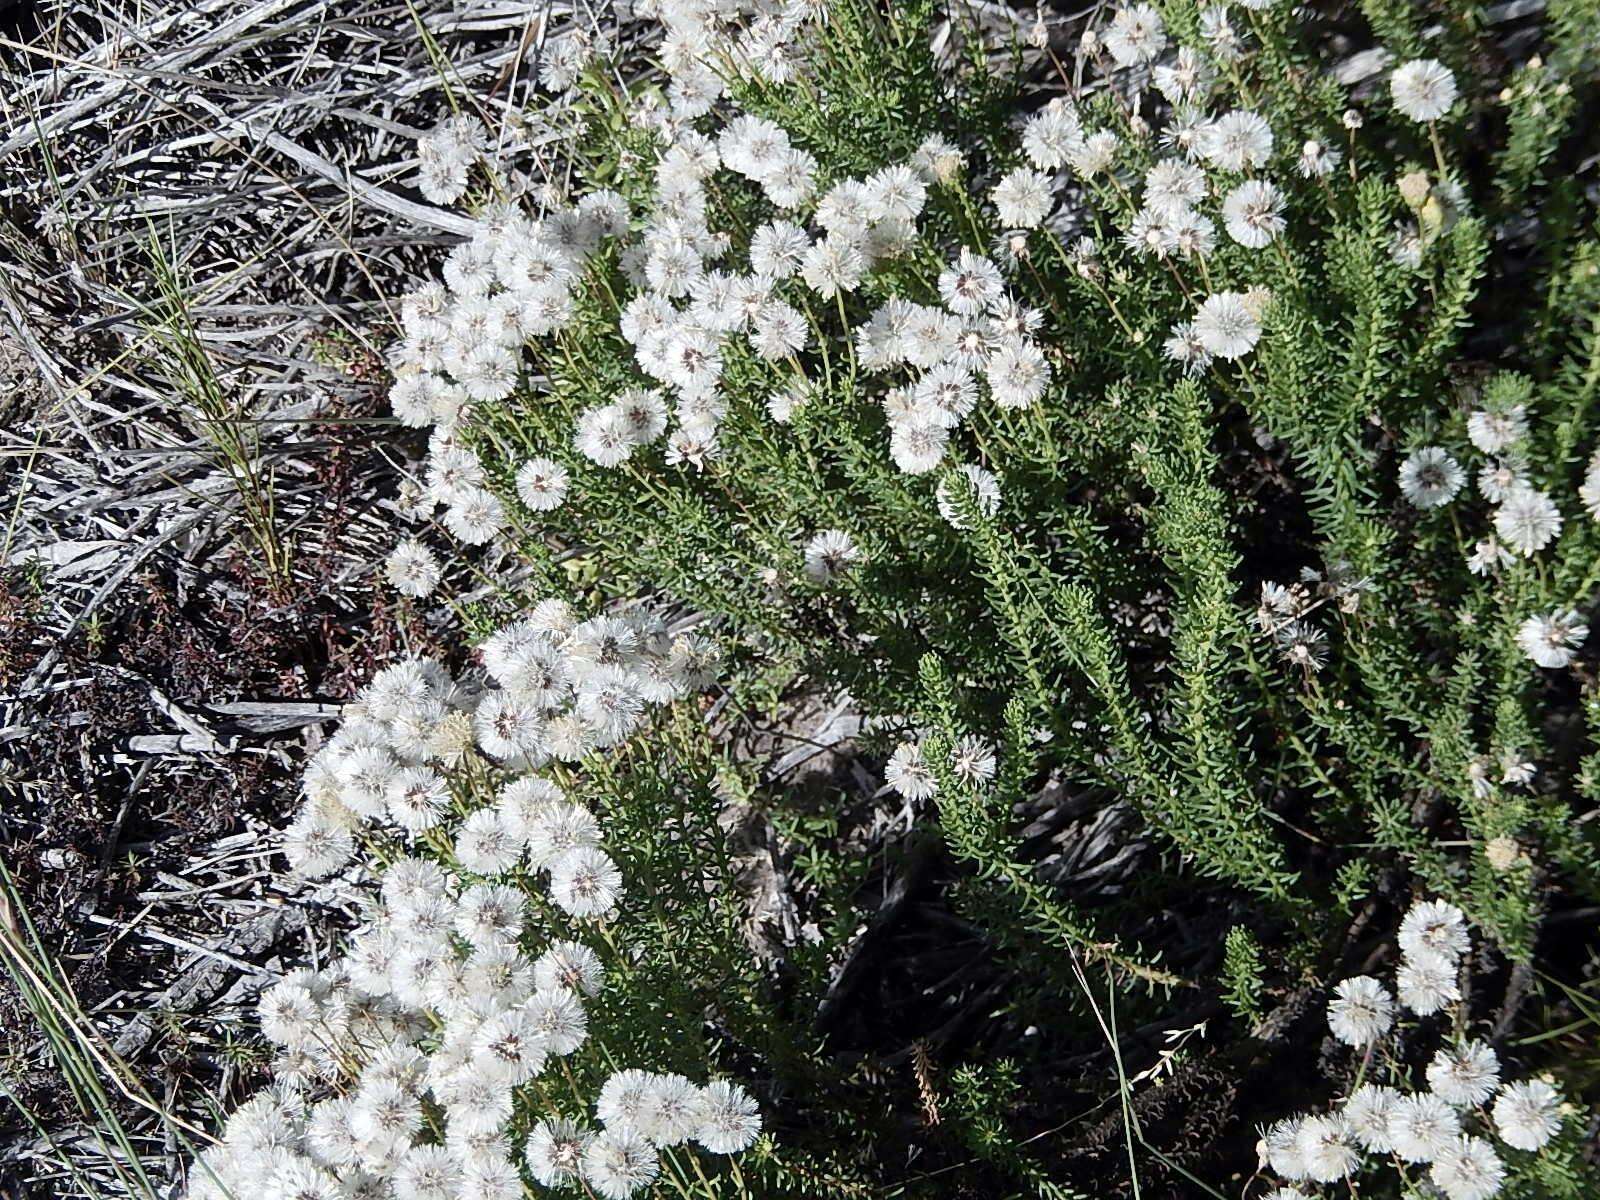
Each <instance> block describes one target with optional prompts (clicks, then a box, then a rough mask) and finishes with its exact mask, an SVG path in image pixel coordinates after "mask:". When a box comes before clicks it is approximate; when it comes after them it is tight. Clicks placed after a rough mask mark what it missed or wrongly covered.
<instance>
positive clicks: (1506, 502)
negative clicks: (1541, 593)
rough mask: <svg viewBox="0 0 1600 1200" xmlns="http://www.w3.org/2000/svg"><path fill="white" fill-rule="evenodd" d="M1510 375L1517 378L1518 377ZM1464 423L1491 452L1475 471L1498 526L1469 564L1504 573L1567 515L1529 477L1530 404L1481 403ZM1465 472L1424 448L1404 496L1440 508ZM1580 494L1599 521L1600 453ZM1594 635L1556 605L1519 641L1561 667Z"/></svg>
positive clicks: (1448, 457)
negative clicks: (1482, 404)
mask: <svg viewBox="0 0 1600 1200" xmlns="http://www.w3.org/2000/svg"><path fill="white" fill-rule="evenodd" d="M1507 378H1508V379H1509V380H1510V381H1511V382H1512V383H1513V384H1514V383H1515V382H1516V377H1515V376H1508V377H1507ZM1466 428H1467V439H1468V441H1469V442H1470V443H1471V445H1472V448H1473V450H1475V451H1478V452H1480V453H1481V454H1483V455H1484V456H1485V459H1484V461H1483V462H1482V464H1481V465H1480V466H1479V467H1478V470H1477V476H1476V483H1477V490H1478V492H1479V494H1480V495H1481V496H1482V497H1483V499H1484V500H1486V501H1488V502H1489V503H1490V504H1491V505H1493V506H1494V509H1493V514H1492V516H1491V525H1492V529H1491V530H1490V531H1489V532H1488V533H1487V536H1485V537H1482V538H1479V539H1478V540H1477V541H1475V542H1474V543H1473V549H1472V551H1471V553H1469V554H1468V555H1467V558H1466V564H1467V569H1468V570H1469V571H1470V572H1471V573H1472V574H1474V575H1498V574H1499V573H1500V572H1502V571H1504V570H1505V569H1506V568H1507V567H1509V566H1511V565H1512V564H1513V563H1515V562H1517V561H1518V559H1527V558H1532V557H1534V556H1535V555H1537V554H1539V553H1540V552H1541V551H1544V550H1546V549H1548V548H1549V547H1550V546H1551V545H1552V543H1554V542H1555V541H1556V539H1557V538H1558V537H1559V536H1560V534H1561V530H1562V528H1563V526H1564V525H1565V518H1564V517H1563V516H1562V512H1561V508H1560V506H1559V505H1558V504H1557V503H1556V501H1555V499H1554V498H1553V497H1551V496H1550V494H1549V493H1547V492H1545V491H1543V490H1541V489H1540V488H1538V487H1536V486H1534V484H1533V483H1532V482H1530V480H1529V476H1528V462H1529V456H1528V449H1527V442H1528V436H1529V419H1528V410H1527V406H1526V405H1525V404H1523V403H1520V402H1503V403H1491V404H1489V405H1486V406H1484V407H1475V408H1473V410H1472V411H1471V412H1470V413H1469V414H1468V416H1467V422H1466ZM1467 477H1468V476H1467V469H1466V468H1465V467H1464V466H1463V465H1462V464H1461V462H1460V461H1458V460H1457V458H1456V457H1455V456H1454V455H1453V454H1451V453H1450V451H1449V450H1447V449H1445V448H1444V447H1443V446H1423V447H1420V448H1418V449H1416V450H1414V451H1412V452H1411V453H1410V454H1408V455H1407V456H1406V457H1405V458H1404V459H1403V460H1402V461H1401V463H1400V469H1399V485H1400V493H1401V495H1402V496H1403V497H1404V498H1405V499H1406V500H1407V501H1408V502H1409V503H1410V504H1411V505H1412V506H1413V507H1415V508H1417V509H1420V510H1422V511H1423V512H1429V511H1432V510H1437V509H1442V508H1444V507H1446V506H1447V505H1450V504H1451V503H1453V502H1454V501H1455V500H1456V499H1457V497H1458V496H1460V495H1462V493H1463V491H1464V490H1465V488H1466V483H1467ZM1578 493H1579V499H1580V500H1581V501H1582V502H1583V506H1584V509H1585V511H1587V512H1588V513H1589V515H1590V516H1591V517H1595V518H1596V519H1600V453H1597V454H1596V455H1595V456H1594V457H1593V458H1591V460H1590V462H1589V465H1588V468H1587V470H1586V473H1585V477H1584V482H1583V484H1582V485H1581V486H1580V488H1579V489H1578ZM1588 633H1589V627H1588V624H1587V623H1586V622H1585V621H1584V620H1583V618H1582V617H1581V616H1580V615H1579V614H1578V613H1577V612H1576V611H1575V610H1574V609H1572V608H1558V609H1555V610H1554V611H1551V612H1545V613H1534V614H1531V615H1529V616H1528V617H1526V618H1524V619H1523V621H1522V622H1521V624H1520V625H1519V626H1518V628H1517V632H1516V642H1517V646H1518V648H1519V649H1520V650H1521V651H1522V652H1523V654H1524V655H1526V656H1527V658H1528V659H1529V660H1531V661H1532V662H1534V663H1536V664H1537V665H1538V666H1541V667H1544V668H1546V669H1548V670H1559V669H1561V668H1563V667H1567V666H1569V665H1571V663H1572V661H1573V659H1574V658H1575V657H1576V656H1577V653H1578V651H1579V650H1580V649H1581V648H1582V646H1583V643H1584V639H1585V638H1587V636H1588Z"/></svg>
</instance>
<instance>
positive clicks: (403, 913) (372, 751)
mask: <svg viewBox="0 0 1600 1200" xmlns="http://www.w3.org/2000/svg"><path fill="white" fill-rule="evenodd" d="M481 656H482V659H483V663H484V668H485V671H486V674H487V680H478V679H455V678H452V677H451V676H450V675H449V674H448V673H447V672H446V671H445V670H444V669H443V668H442V667H441V666H439V665H438V664H437V663H435V662H432V661H430V660H426V659H410V660H406V661H403V662H400V663H397V664H396V665H394V666H391V667H388V668H385V669H384V670H382V671H380V672H379V673H378V674H377V675H376V676H375V677H374V678H373V680H372V681H371V683H369V684H368V685H367V687H366V688H364V689H363V690H362V692H361V693H360V695H359V696H358V697H357V699H356V700H355V701H354V702H353V703H352V704H350V705H349V706H348V707H347V708H346V711H345V720H344V722H343V724H342V725H341V727H340V729H339V730H338V731H337V732H336V733H335V734H334V735H333V737H332V738H330V739H329V741H328V743H327V744H326V745H325V746H324V747H323V749H322V750H321V751H319V752H318V754H317V755H316V756H315V757H314V758H313V759H312V761H311V763H310V764H309V765H308V767H307V770H306V775H305V791H306V801H305V804H304V807H303V809H302V811H301V814H300V816H299V817H298V818H297V819H296V821H295V823H294V825H293V826H292V827H291V829H290V831H289V835H288V838H287V844H286V850H287V853H288V855H289V858H290V860H291V864H292V866H293V868H294V870H295V871H296V872H297V873H299V874H300V875H302V876H311V877H315V876H323V875H327V874H329V873H330V872H333V871H335V870H337V869H339V868H340V867H342V866H344V865H345V864H346V863H347V862H348V860H349V859H350V858H351V857H352V856H353V855H354V854H355V852H356V847H357V839H358V838H366V837H369V836H372V834H373V833H376V832H380V831H383V830H387V831H388V833H389V836H390V838H391V839H392V842H391V844H403V843H409V844H410V845H411V846H412V847H413V851H412V852H411V853H401V854H399V856H398V857H395V858H393V860H392V861H389V862H388V863H387V865H386V866H384V867H383V868H382V870H381V889H380V892H379V895H378V897H377V898H376V899H375V901H374V902H373V903H372V904H371V906H370V908H369V911H368V913H367V917H366V920H365V921H364V923H363V924H362V925H361V927H360V928H359V929H357V930H356V931H355V932H354V934H353V935H352V936H351V938H350V940H349V944H348V947H347V949H346V951H345V953H344V954H343V956H342V957H340V958H338V959H337V960H335V961H334V962H332V963H331V964H329V965H328V966H326V967H323V968H321V969H319V970H314V971H313V970H299V971H294V972H291V973H290V974H289V975H287V976H285V977H284V978H283V979H282V980H280V981H279V982H278V983H277V984H275V985H274V986H272V987H271V988H269V989H267V990H266V991H265V992H264V993H263V995H262V997H261V1000H260V1006H259V1015H260V1021H261V1029H262V1032H263V1034H264V1035H265V1036H266V1038H267V1039H268V1040H269V1041H270V1042H272V1043H273V1044H274V1045H275V1047H276V1048H277V1052H278V1054H277V1058H276V1060H275V1061H274V1064H273V1073H274V1077H275V1083H274V1085H273V1087H272V1088H271V1089H270V1090H269V1091H267V1092H264V1093H262V1094H261V1095H259V1096H258V1097H256V1098H255V1099H253V1100H251V1101H250V1102H249V1103H247V1104H245V1105H244V1106H242V1107H241V1108H240V1109H239V1110H238V1111H237V1112H236V1113H235V1114H234V1115H233V1116H232V1117H231V1118H230V1120H229V1122H228V1125H227V1128H226V1131H225V1133H224V1136H223V1139H222V1142H221V1144H220V1145H219V1146H218V1147H217V1148H215V1149H213V1150H210V1151H207V1152H206V1153H205V1154H204V1155H202V1158H201V1161H200V1162H198V1163H196V1164H195V1166H194V1169H193V1170H192V1172H191V1176H190V1188H189V1195H190V1196H192V1197H197V1198H198V1197H213V1196H216V1197H221V1196H225V1195H228V1194H233V1195H243V1194H254V1193H255V1192H257V1191H260V1190H262V1189H265V1194H267V1195H273V1196H286V1197H287V1196H292V1197H295V1198H296V1200H321V1198H323V1197H326V1198H327V1200H334V1198H336V1197H341V1198H342V1197H349V1196H361V1197H372V1198H375V1200H376V1198H379V1197H391V1196H392V1197H395V1198H396V1200H422V1198H431V1197H439V1198H441V1200H443V1198H454V1197H470V1198H472V1200H502V1198H503V1200H515V1198H517V1197H521V1196H522V1195H523V1185H522V1178H521V1169H520V1168H521V1167H522V1166H525V1167H526V1169H527V1170H528V1172H529V1173H530V1174H531V1175H532V1176H533V1177H534V1178H535V1179H537V1180H539V1181H540V1182H541V1183H544V1184H546V1185H549V1186H557V1185H560V1184H563V1183H567V1184H581V1186H583V1187H585V1188H587V1189H588V1190H589V1191H590V1192H591V1193H592V1194H595V1195H598V1196H602V1197H605V1198H606V1200H623V1198H624V1197H628V1196H632V1195H634V1194H636V1193H637V1192H639V1191H641V1190H642V1189H643V1188H645V1187H646V1186H647V1185H648V1184H649V1183H650V1182H651V1181H652V1180H653V1179H654V1178H655V1176H656V1174H657V1172H658V1170H659V1163H658V1156H659V1152H660V1150H661V1149H663V1148H665V1147H670V1146H676V1145H678V1144H680V1143H683V1142H686V1141H690V1140H693V1141H694V1142H696V1143H698V1144H699V1145H700V1146H701V1147H702V1148H704V1149H706V1150H708V1151H711V1152H713V1153H718V1154H732V1153H737V1152H739V1151H741V1150H744V1149H747V1148H748V1147H749V1146H750V1145H751V1144H752V1143H753V1142H754V1141H755V1139H756V1137H757V1135H758V1134H759V1132H760V1128H761V1120H760V1115H759V1112H758V1111H757V1108H756V1105H755V1102H754V1101H753V1099H752V1098H751V1097H750V1096H749V1094H748V1093H746V1092H745V1091H744V1089H743V1088H741V1087H739V1086H738V1085H737V1084H733V1083H731V1082H726V1081H720V1080H719V1081H713V1082H711V1083H709V1084H707V1085H705V1086H700V1085H697V1084H695V1083H693V1082H691V1081H690V1080H688V1079H686V1078H684V1077H683V1076H681V1075H671V1074H666V1075H663V1074H656V1073H651V1072H646V1071H639V1070H631V1069H629V1070H620V1071H615V1072H614V1073H613V1074H612V1076H611V1078H610V1080H609V1082H607V1083H606V1084H605V1085H604V1086H603V1087H602V1088H601V1090H600V1093H599V1096H598V1097H597V1098H596V1101H595V1112H596V1116H597V1118H598V1125H589V1124H585V1123H579V1122H577V1121H574V1120H572V1119H570V1118H569V1117H567V1116H564V1115H562V1114H561V1113H559V1112H555V1111H551V1112H548V1113H544V1112H543V1111H542V1109H541V1108H540V1107H539V1103H540V1102H539V1101H538V1096H539V1095H540V1093H539V1091H538V1089H537V1088H536V1086H534V1085H535V1081H537V1080H538V1079H539V1078H540V1077H541V1076H543V1075H544V1074H545V1073H547V1072H548V1071H551V1070H556V1069H563V1070H564V1068H559V1067H558V1064H559V1063H560V1060H562V1059H563V1058H565V1057H567V1056H569V1055H573V1054H575V1053H577V1052H578V1051H580V1050H581V1049H582V1048H583V1047H584V1045H585V1044H586V1042H587V1041H588V1039H589V1036H590V1029H589V1014H588V1010H587V1007H586V1006H587V1005H588V1003H589V1002H590V1001H592V1000H593V999H594V998H595V997H597V996H599V995H600V994H601V992H602V990H603V989H604V987H605V977H606V972H605V967H604V965H603V962H602V959H601V957H600V955H599V954H598V953H597V952H596V951H595V949H593V948H592V947H591V946H590V945H589V944H587V943H586V942H585V941H583V940H575V939H560V938H557V939H554V940H548V941H544V942H542V944H536V945H530V940H531V938H532V936H533V933H532V929H531V927H530V924H529V917H530V913H532V912H533V911H535V910H534V908H532V907H531V905H532V904H533V893H532V892H531V891H530V887H531V886H532V885H533V882H534V881H535V880H537V879H539V878H544V879H546V880H547V886H548V895H549V898H550V899H551V900H552V901H554V903H555V905H556V906H557V908H559V909H560V910H561V911H562V912H564V913H565V914H566V915H567V917H568V918H569V919H571V921H572V922H573V923H574V924H575V926H576V927H577V928H579V929H583V928H590V927H592V928H595V929H596V930H597V932H602V933H603V928H604V923H605V922H606V921H607V920H608V919H609V918H610V917H611V916H612V915H613V914H614V913H615V912H616V910H617V908H618V906H619V903H620V901H621V898H622V889H623V880H622V874H621V871H620V870H619V868H618V867H617V865H616V864H615V863H614V862H613V861H612V860H611V858H610V857H609V856H608V855H607V854H606V852H605V850H604V848H603V835H602V830H601V827H600V823H599V821H598V819H597V818H596V817H595V815H594V814H593V813H592V812H591V811H590V810H589V809H588V808H587V807H585V806H584V805H582V804H580V803H577V802H576V801H574V800H572V799H570V798H569V797H568V795H567V793H566V790H565V789H564V788H563V787H562V786H560V785H559V784H558V783H557V782H556V781H555V780H554V779H552V778H550V777H548V776H546V775H542V774H539V773H537V772H539V770H540V769H541V768H543V767H545V766H546V765H547V764H550V763H565V764H573V763H578V762H580V761H581V760H582V759H583V758H584V757H585V756H586V755H588V754H590V753H592V752H596V751H603V750H606V749H609V748H612V747H615V746H617V745H618V744H619V743H620V742H621V741H622V740H624V739H625V738H627V737H628V736H629V735H630V734H631V733H633V732H634V731H635V730H636V729H637V728H638V727H639V726H640V724H641V723H642V722H643V720H644V718H645V714H646V711H647V709H648V707H649V706H651V705H657V704H663V703H666V702H669V701H671V700H674V699H676V698H679V697H681V696H685V695H687V694H689V693H690V692H692V691H694V690H697V689H699V688H702V687H704V686H706V684H708V683H709V682H710V681H711V680H712V678H713V675H714V671H715V667H716V664H717V661H718V655H717V651H716V648H715V646H714V645H713V644H712V643H711V642H709V641H708V640H706V639H704V638H702V637H701V636H699V635H697V634H694V633H679V634H677V635H673V634H672V633H670V632H669V631H668V629H667V627H666V625H665V624H664V623H663V622H662V621H661V620H660V619H659V618H657V617H655V616H653V615H652V614H650V613H647V612H645V611H643V610H640V609H630V610H625V611H623V612H621V613H620V614H619V615H615V616H611V615H607V616H599V617H593V618H590V619H588V620H585V621H579V620H578V619H577V618H576V617H575V615H574V614H573V613H572V611H571V609H570V608H569V607H568V606H567V605H566V604H564V603H561V602H558V601H545V602H543V603H540V604H537V605H535V606H534V608H533V609H532V611H531V613H530V615H529V616H527V617H525V618H523V619H521V620H519V621H516V622H514V623H513V624H511V625H508V626H506V627H505V628H502V629H501V630H499V631H498V632H497V633H495V634H494V635H493V636H491V637H490V638H489V639H488V640H487V641H486V642H485V643H484V644H483V646H482V647H481ZM491 684H492V686H491ZM369 829H370V830H371V831H372V832H369ZM601 940H603V941H604V942H605V943H606V944H607V945H610V944H611V939H610V937H609V936H602V939H601ZM535 1119H536V1120H535ZM530 1124H531V1126H532V1132H531V1133H530V1134H529V1135H527V1136H526V1138H525V1139H524V1140H523V1141H522V1143H521V1144H518V1145H513V1144H512V1142H511V1140H510V1134H511V1131H512V1130H513V1128H528V1127H529V1125H530Z"/></svg>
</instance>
